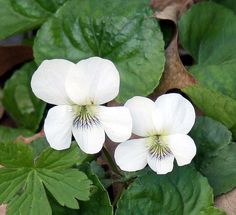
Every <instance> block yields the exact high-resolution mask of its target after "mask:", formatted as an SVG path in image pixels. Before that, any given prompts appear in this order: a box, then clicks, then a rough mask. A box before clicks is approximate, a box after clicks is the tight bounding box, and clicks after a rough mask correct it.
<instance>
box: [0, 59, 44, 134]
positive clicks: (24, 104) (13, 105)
mask: <svg viewBox="0 0 236 215" xmlns="http://www.w3.org/2000/svg"><path fill="white" fill-rule="evenodd" d="M36 68H37V67H36V65H35V63H34V62H31V63H27V64H25V65H24V66H22V67H21V69H19V70H17V71H16V72H15V74H14V75H13V76H12V77H11V78H10V79H9V80H8V81H7V82H6V84H5V86H4V91H3V93H4V95H3V105H4V107H5V109H6V111H7V112H8V113H9V114H10V115H11V117H12V118H13V119H14V120H15V121H16V122H17V124H19V125H20V126H23V127H24V128H27V129H30V130H32V131H35V130H36V129H37V128H38V126H39V123H40V121H41V119H42V116H43V112H44V109H45V103H44V102H42V101H41V100H39V99H38V98H36V97H35V96H34V94H33V92H32V90H31V87H30V81H31V76H32V74H33V72H34V71H35V70H36Z"/></svg>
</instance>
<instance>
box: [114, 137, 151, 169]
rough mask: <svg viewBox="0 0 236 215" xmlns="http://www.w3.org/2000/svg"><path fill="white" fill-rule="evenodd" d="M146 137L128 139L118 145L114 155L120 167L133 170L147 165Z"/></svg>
mask: <svg viewBox="0 0 236 215" xmlns="http://www.w3.org/2000/svg"><path fill="white" fill-rule="evenodd" d="M146 139H147V138H141V139H134V140H128V141H126V142H123V143H121V144H119V145H118V146H117V148H116V150H115V155H114V157H115V161H116V163H117V165H118V166H119V167H120V169H122V170H124V171H128V172H132V171H137V170H140V169H143V168H144V167H145V166H146V165H147V154H148V150H147V147H146V146H145V141H146Z"/></svg>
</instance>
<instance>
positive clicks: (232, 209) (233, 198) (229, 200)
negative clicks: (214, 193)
mask: <svg viewBox="0 0 236 215" xmlns="http://www.w3.org/2000/svg"><path fill="white" fill-rule="evenodd" d="M215 206H216V207H218V208H221V209H223V210H224V211H225V212H226V213H227V214H228V215H235V214H236V188H235V189H234V190H232V191H231V192H229V193H226V194H224V195H222V196H219V197H217V198H216V200H215Z"/></svg>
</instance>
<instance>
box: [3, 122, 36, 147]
mask: <svg viewBox="0 0 236 215" xmlns="http://www.w3.org/2000/svg"><path fill="white" fill-rule="evenodd" d="M30 135H32V132H31V131H28V130H26V129H21V128H10V127H5V126H0V142H2V143H3V142H15V141H16V139H17V137H19V136H30Z"/></svg>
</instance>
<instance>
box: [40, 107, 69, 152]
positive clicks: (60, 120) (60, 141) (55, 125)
mask: <svg viewBox="0 0 236 215" xmlns="http://www.w3.org/2000/svg"><path fill="white" fill-rule="evenodd" d="M72 124H73V113H72V110H71V107H70V106H68V105H59V106H56V107H53V108H51V109H50V110H49V111H48V115H47V117H46V119H45V122H44V133H45V136H46V139H47V141H48V143H49V144H50V146H51V147H52V148H54V149H57V150H62V149H67V148H69V147H70V144H71V137H72V131H71V130H72Z"/></svg>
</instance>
